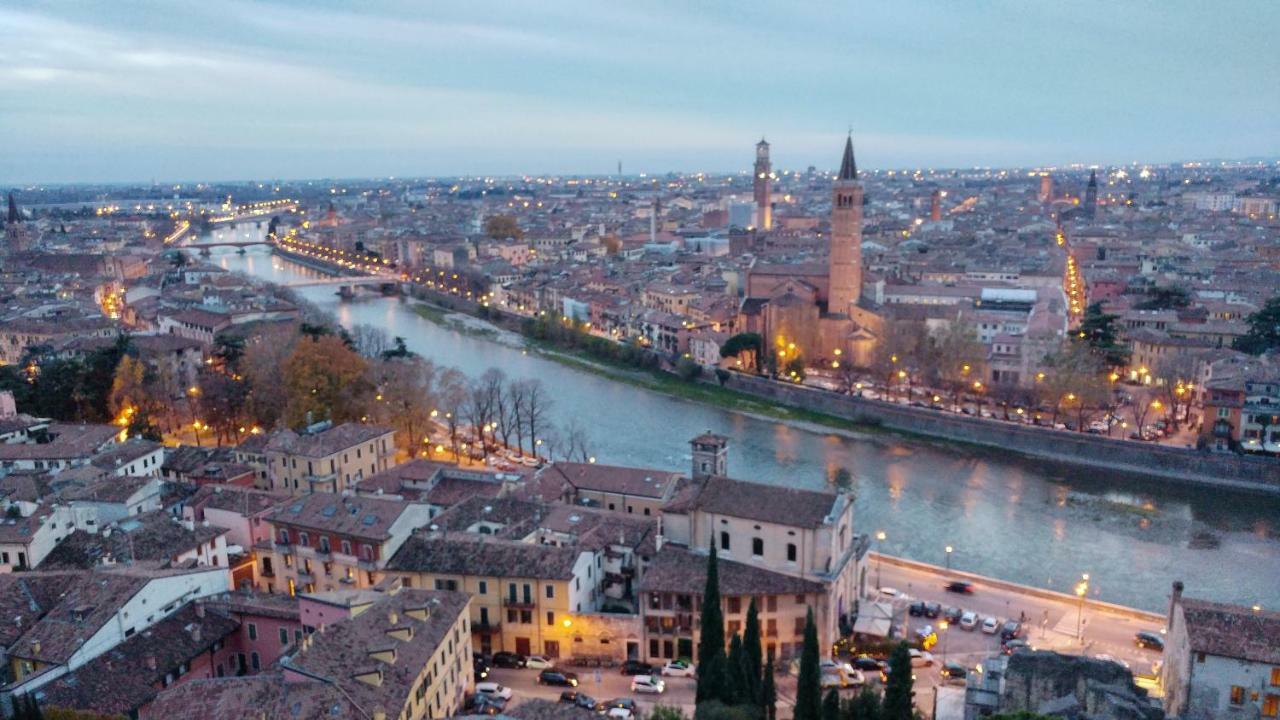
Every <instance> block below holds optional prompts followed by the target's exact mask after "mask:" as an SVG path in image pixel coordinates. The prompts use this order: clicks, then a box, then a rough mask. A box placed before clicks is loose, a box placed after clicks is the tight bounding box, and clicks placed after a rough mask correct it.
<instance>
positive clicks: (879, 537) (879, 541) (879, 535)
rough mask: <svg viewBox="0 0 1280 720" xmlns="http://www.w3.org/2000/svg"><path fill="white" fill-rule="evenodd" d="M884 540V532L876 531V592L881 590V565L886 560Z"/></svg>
mask: <svg viewBox="0 0 1280 720" xmlns="http://www.w3.org/2000/svg"><path fill="white" fill-rule="evenodd" d="M884 539H885V534H884V531H883V530H877V531H876V590H877V591H879V590H880V563H881V562H882V560H883V558H884Z"/></svg>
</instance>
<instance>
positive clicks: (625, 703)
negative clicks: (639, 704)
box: [605, 698, 636, 712]
mask: <svg viewBox="0 0 1280 720" xmlns="http://www.w3.org/2000/svg"><path fill="white" fill-rule="evenodd" d="M605 706H606V707H609V708H622V709H623V710H630V711H631V712H635V711H636V701H635V700H632V699H631V698H614V699H612V700H610V701H609V702H607V703H605Z"/></svg>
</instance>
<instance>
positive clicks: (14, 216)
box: [8, 190, 22, 224]
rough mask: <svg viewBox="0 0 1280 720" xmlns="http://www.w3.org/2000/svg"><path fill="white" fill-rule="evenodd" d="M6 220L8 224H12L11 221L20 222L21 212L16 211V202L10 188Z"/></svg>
mask: <svg viewBox="0 0 1280 720" xmlns="http://www.w3.org/2000/svg"><path fill="white" fill-rule="evenodd" d="M8 222H9V223H10V224H12V223H20V222H22V213H20V212H18V203H17V202H16V201H15V200H14V199H13V191H12V190H10V191H9V219H8Z"/></svg>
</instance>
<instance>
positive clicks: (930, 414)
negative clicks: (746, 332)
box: [725, 373, 1280, 494]
mask: <svg viewBox="0 0 1280 720" xmlns="http://www.w3.org/2000/svg"><path fill="white" fill-rule="evenodd" d="M725 385H726V387H729V388H732V389H734V390H738V391H741V392H744V393H748V394H751V395H754V396H756V397H761V398H766V399H769V400H772V401H774V402H776V403H779V404H782V405H789V406H792V407H800V408H805V409H807V410H812V411H815V412H820V413H824V414H827V415H832V416H834V417H839V418H844V419H846V420H851V421H853V422H857V423H863V424H867V425H874V426H879V427H884V428H888V429H890V430H898V431H901V432H907V433H912V434H917V435H926V436H929V437H936V438H942V439H946V440H954V441H959V442H964V443H970V444H973V445H980V446H986V447H990V448H994V449H999V450H1007V451H1010V452H1014V453H1018V454H1021V455H1025V456H1028V457H1032V458H1038V459H1043V460H1049V461H1053V462H1056V463H1064V464H1068V465H1073V466H1079V467H1086V468H1097V469H1101V470H1110V471H1116V472H1124V473H1134V474H1138V475H1144V476H1146V477H1149V478H1154V479H1160V480H1173V481H1178V482H1185V483H1190V484H1197V485H1208V486H1217V487H1229V488H1235V489H1241V490H1250V491H1255V492H1264V493H1272V494H1280V462H1278V461H1276V460H1274V459H1270V458H1263V457H1254V456H1248V455H1227V454H1219V453H1210V452H1206V451H1201V450H1194V449H1191V448H1176V447H1169V446H1167V445H1157V444H1154V443H1144V442H1137V441H1131V440H1121V439H1117V438H1109V437H1106V436H1104V435H1090V434H1088V433H1077V432H1064V431H1061V430H1054V429H1052V428H1045V427H1038V426H1035V425H1018V424H1014V423H1010V422H1005V421H1003V420H995V419H988V418H980V417H973V416H969V415H963V414H959V413H948V412H940V411H937V410H933V409H930V408H920V407H913V406H910V405H899V404H897V403H891V402H885V401H882V400H868V399H865V398H859V397H853V396H850V395H841V394H838V393H833V392H830V391H826V390H819V389H816V388H809V387H803V386H799V385H791V384H787V383H780V382H775V381H772V380H769V379H767V378H763V377H757V376H753V375H744V374H740V373H733V375H732V376H731V377H730V378H729V380H728V382H727V383H726V384H725Z"/></svg>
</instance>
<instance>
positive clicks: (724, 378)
mask: <svg viewBox="0 0 1280 720" xmlns="http://www.w3.org/2000/svg"><path fill="white" fill-rule="evenodd" d="M729 378H730V375H729V371H728V370H725V369H724V368H716V382H718V383H720V387H724V384H725V383H727V382H729Z"/></svg>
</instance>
